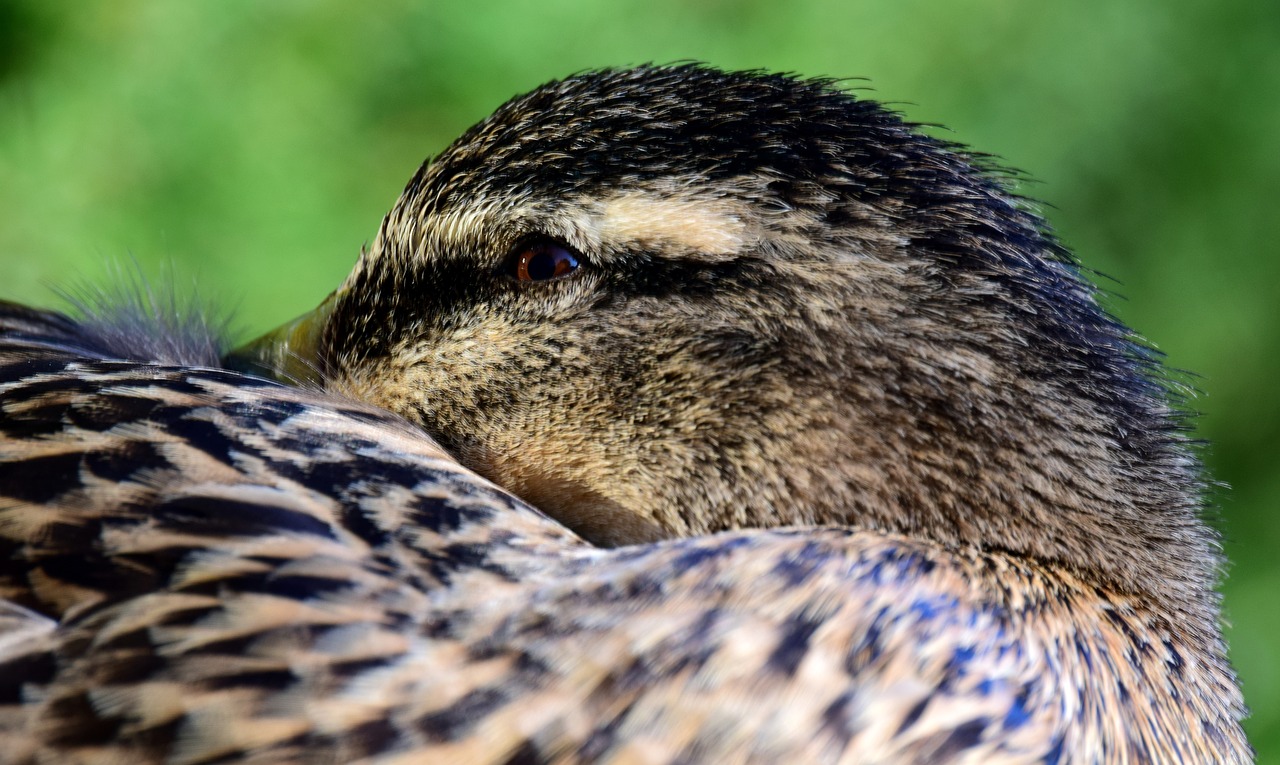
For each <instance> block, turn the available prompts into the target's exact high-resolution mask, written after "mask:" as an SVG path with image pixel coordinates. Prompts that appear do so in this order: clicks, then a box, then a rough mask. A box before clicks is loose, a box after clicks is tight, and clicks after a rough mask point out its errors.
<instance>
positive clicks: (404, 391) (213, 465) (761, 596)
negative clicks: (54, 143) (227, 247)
mask: <svg viewBox="0 0 1280 765" xmlns="http://www.w3.org/2000/svg"><path fill="white" fill-rule="evenodd" d="M116 298H117V299H111V300H101V301H98V302H95V301H94V300H92V299H88V300H86V301H83V302H82V303H81V305H80V306H79V307H80V309H81V310H79V311H78V312H73V313H71V314H67V313H60V312H55V311H48V310H43V309H35V308H27V307H24V306H20V305H17V304H13V303H5V304H3V305H2V306H0V547H3V548H4V553H5V554H4V555H3V556H0V560H3V561H4V562H3V563H2V564H0V752H3V753H4V754H3V755H0V758H3V759H4V760H5V761H7V762H12V763H37V762H40V763H44V762H59V763H120V762H130V763H139V764H140V763H173V764H182V765H189V764H195V763H215V762H217V763H228V762H237V763H240V762H243V763H284V762H360V763H694V762H707V763H711V762H715V763H768V762H787V761H800V762H814V763H862V762H878V763H914V762H919V763H924V762H929V763H971V762H984V763H985V762H990V763H1032V762H1034V763H1112V762H1116V763H1121V762H1210V761H1213V762H1235V763H1239V762H1251V761H1252V759H1253V752H1252V750H1251V749H1250V746H1249V743H1248V740H1247V738H1246V736H1245V734H1244V732H1243V729H1242V727H1241V721H1242V720H1243V719H1244V718H1245V716H1246V708H1245V705H1244V702H1243V700H1242V696H1241V693H1240V689H1239V683H1238V681H1237V678H1236V676H1235V674H1234V672H1233V670H1232V667H1231V665H1230V663H1229V661H1228V659H1227V656H1226V644H1225V641H1224V639H1223V634H1222V628H1221V603H1220V597H1219V595H1218V594H1217V592H1216V589H1215V588H1216V586H1217V584H1218V582H1219V579H1220V578H1221V576H1222V568H1223V558H1222V554H1221V549H1220V541H1219V537H1218V535H1217V534H1216V532H1215V531H1214V530H1213V529H1212V527H1211V525H1210V524H1209V523H1208V522H1206V520H1205V501H1204V493H1205V491H1204V489H1205V485H1206V478H1205V475H1204V471H1203V468H1202V466H1201V463H1200V461H1199V459H1198V456H1197V451H1196V444H1195V442H1194V441H1193V440H1192V439H1191V437H1190V436H1189V433H1188V428H1189V425H1188V415H1187V414H1186V413H1185V405H1184V401H1183V399H1184V397H1185V391H1184V390H1183V389H1182V388H1180V387H1179V386H1178V385H1177V383H1176V382H1175V381H1174V380H1173V379H1172V378H1171V377H1170V375H1169V374H1168V373H1167V372H1166V371H1165V370H1164V368H1163V366H1162V364H1161V361H1160V358H1159V356H1158V355H1157V354H1156V353H1155V352H1154V351H1153V350H1152V349H1151V348H1150V346H1148V345H1147V344H1146V343H1145V342H1144V341H1143V340H1142V339H1141V338H1139V337H1138V336H1137V335H1136V334H1135V333H1134V332H1133V331H1132V330H1130V329H1129V328H1128V327H1127V326H1125V325H1124V324H1123V323H1121V322H1120V321H1119V320H1117V319H1116V318H1114V317H1113V316H1111V315H1110V314H1109V313H1108V312H1107V311H1106V310H1105V308H1104V307H1103V306H1102V305H1101V303H1100V300H1099V293H1098V290H1097V288H1096V287H1095V286H1094V285H1093V284H1092V283H1091V282H1090V281H1089V279H1088V278H1087V276H1086V273H1085V271H1084V269H1083V267H1082V266H1080V265H1079V264H1078V262H1077V261H1076V260H1075V259H1074V257H1073V256H1072V255H1071V254H1070V253H1069V252H1068V251H1067V250H1066V248H1065V247H1064V246H1063V245H1062V244H1060V243H1059V242H1058V240H1057V239H1056V238H1055V237H1054V236H1053V234H1052V233H1051V231H1050V229H1049V227H1048V224H1047V223H1046V222H1045V221H1044V220H1043V219H1042V218H1041V217H1040V215H1039V214H1038V213H1037V212H1036V210H1035V209H1034V207H1033V205H1032V204H1031V203H1029V202H1027V201H1026V200H1024V199H1022V198H1021V197H1020V196H1018V195H1017V193H1016V192H1015V190H1014V188H1013V183H1012V181H1011V176H1010V175H1009V174H1008V173H1007V172H1004V171H1002V170H1001V169H1000V168H999V167H996V166H995V165H994V164H993V161H992V160H990V159H989V158H986V157H985V156H983V155H979V154H976V153H974V152H972V151H970V150H968V149H966V148H964V147H963V146H960V145H958V144H954V143H949V142H946V141H943V140H940V139H938V138H935V137H932V136H930V135H928V134H926V132H924V130H923V129H922V128H921V127H919V126H917V125H914V124H911V123H909V122H907V121H906V120H905V119H904V118H903V117H901V116H900V115H898V114H896V113H894V112H893V111H891V110H889V109H888V108H886V107H884V106H883V105H881V104H879V103H877V102H875V101H873V100H870V99H867V98H862V97H856V96H855V95H853V94H851V93H849V92H848V91H846V90H844V89H842V88H841V87H840V83H839V82H837V81H834V80H827V79H811V78H803V77H800V76H796V75H789V74H774V73H768V72H763V71H748V72H730V71H722V70H719V69H716V68H713V67H711V66H707V65H704V64H699V63H682V64H675V65H645V66H640V67H634V68H622V69H604V70H596V71H589V72H584V73H579V74H576V75H573V76H570V77H567V78H565V79H562V80H558V81H554V82H551V83H548V84H546V85H543V86H541V87H539V88H537V89H535V90H533V91H532V92H530V93H527V94H525V95H521V96H518V97H516V98H514V99H512V100H510V101H509V102H507V103H506V104H504V105H502V106H501V107H499V108H498V109H497V110H496V111H495V112H494V113H493V114H492V115H491V116H489V117H488V118H486V119H484V120H483V121H481V122H480V123H479V124H477V125H476V126H474V127H472V128H471V129H469V130H467V131H466V132H465V133H463V134H462V136H461V137H460V138H458V139H457V140H456V141H455V142H454V143H453V144H452V145H450V146H449V147H448V148H446V149H445V150H444V151H443V152H441V153H440V154H439V155H438V156H436V157H435V158H433V159H431V160H429V161H427V162H426V163H424V164H423V165H422V166H421V167H420V168H419V169H418V171H417V172H416V174H415V175H414V176H413V177H412V179H411V180H410V181H409V183H408V185H407V187H406V188H405V190H404V192H403V193H402V195H401V196H400V198H399V199H398V201H397V202H396V203H395V205H394V207H393V208H392V209H391V211H390V212H389V213H388V214H387V216H386V217H385V218H384V220H383V221H382V224H381V226H380V228H379V229H378V232H377V235H376V237H375V238H374V240H373V241H372V243H371V244H370V245H369V246H368V247H366V248H365V249H364V250H363V251H362V252H361V254H360V256H359V259H358V262H357V264H356V265H355V268H354V270H353V271H352V273H351V274H350V276H349V277H348V278H347V279H346V280H345V282H344V283H343V284H342V285H341V286H340V287H339V288H338V289H337V290H335V291H334V292H333V293H332V294H331V295H330V296H329V297H328V298H327V299H325V300H324V301H323V302H322V303H321V304H320V306H319V307H318V308H317V309H316V310H314V311H313V312H311V313H309V314H307V315H305V316H303V317H301V318H299V319H298V320H296V321H293V322H290V323H289V324H287V325H285V326H284V327H282V328H280V329H279V330H277V331H274V332H272V333H268V334H267V335H265V336H263V337H261V338H259V339H258V340H256V341H253V342H251V343H249V344H246V345H243V346H241V347H239V348H235V349H231V350H228V349H229V348H230V345H229V344H228V343H227V342H226V341H225V337H224V335H225V332H224V331H223V329H222V326H221V325H220V324H219V323H218V322H217V321H216V320H211V319H208V318H207V316H206V315H205V314H202V313H200V312H199V311H194V312H193V311H185V310H180V309H179V308H175V307H173V304H172V303H169V302H166V301H165V300H157V299H156V298H155V296H154V295H153V294H150V293H148V292H147V290H146V289H145V288H143V289H141V290H138V291H136V294H135V296H134V297H133V298H128V297H127V296H126V297H125V298H119V296H116Z"/></svg>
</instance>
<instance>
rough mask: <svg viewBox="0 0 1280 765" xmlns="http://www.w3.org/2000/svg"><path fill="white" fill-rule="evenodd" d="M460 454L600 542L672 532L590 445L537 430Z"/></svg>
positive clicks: (491, 477) (653, 537) (474, 466)
mask: <svg viewBox="0 0 1280 765" xmlns="http://www.w3.org/2000/svg"><path fill="white" fill-rule="evenodd" d="M511 435H512V434H507V436H506V437H505V438H502V439H501V441H502V443H499V444H489V445H487V446H486V447H485V448H483V449H473V450H464V451H463V452H462V453H460V454H459V457H460V458H461V461H462V462H463V463H464V464H466V465H467V467H469V468H471V469H472V470H474V471H476V472H477V473H479V474H480V475H482V476H484V477H485V478H488V479H489V480H491V481H493V482H494V483H497V484H499V485H500V486H502V487H504V488H506V489H508V490H509V491H512V492H513V493H515V494H516V495H517V496H519V497H520V498H521V499H523V500H525V501H526V502H529V503H530V504H532V505H534V506H535V507H537V508H538V509H539V510H541V511H542V512H544V513H546V514H547V515H549V516H551V517H552V518H555V519H556V520H557V521H559V522H560V523H562V524H564V525H565V526H566V527H568V528H569V529H570V530H572V531H573V532H574V533H576V534H578V535H579V536H581V537H582V538H583V539H585V540H586V541H588V542H590V543H592V544H594V545H598V546H600V547H620V546H623V545H630V544H640V543H643V542H653V541H657V540H659V539H666V538H669V537H671V536H673V534H672V533H671V532H669V531H667V530H666V529H664V528H663V527H662V526H660V525H659V524H658V523H657V522H656V521H655V520H654V519H653V518H652V517H650V516H648V515H647V514H646V510H647V505H645V504H643V503H638V502H636V501H635V500H636V499H637V498H636V497H633V496H630V492H629V491H628V486H627V485H626V484H625V482H619V481H618V480H617V479H616V476H615V473H616V472H617V471H616V470H614V469H611V467H610V466H609V465H608V464H606V463H605V462H604V461H603V460H602V459H594V458H593V450H590V449H583V448H581V445H580V444H577V443H567V442H566V441H565V439H560V438H556V437H555V436H554V435H552V436H547V435H545V434H542V435H541V436H540V437H538V436H535V437H533V438H530V439H519V438H513V437H511Z"/></svg>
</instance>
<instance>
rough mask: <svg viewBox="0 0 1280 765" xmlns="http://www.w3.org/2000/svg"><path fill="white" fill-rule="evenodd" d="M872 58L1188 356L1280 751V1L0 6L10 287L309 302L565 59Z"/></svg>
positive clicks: (1251, 684)
mask: <svg viewBox="0 0 1280 765" xmlns="http://www.w3.org/2000/svg"><path fill="white" fill-rule="evenodd" d="M686 58H694V59H701V60H705V61H709V62H712V63H715V64H718V65H720V66H723V67H729V68H755V67H763V68H768V69H775V70H791V71H796V72H801V73H805V74H812V75H833V76H841V77H866V78H867V82H865V83H852V84H853V85H858V86H868V87H870V88H873V93H872V94H871V95H873V96H874V97H876V98H879V99H881V100H885V101H889V102H892V103H894V104H896V105H897V107H898V108H899V109H901V110H902V111H903V112H905V113H906V114H907V115H908V116H909V117H910V118H912V119H914V120H918V121H922V122H928V123H937V124H940V125H946V126H948V127H949V128H950V132H945V131H942V130H941V129H939V132H943V133H944V134H945V135H947V136H948V137H950V138H952V139H955V140H959V141H963V142H965V143H967V144H970V145H971V146H973V147H975V148H977V149H979V150H981V151H986V152H992V153H996V154H999V155H1000V156H1001V157H1003V159H1004V161H1005V162H1006V163H1008V164H1009V165H1012V166H1015V167H1018V168H1021V169H1023V170H1025V171H1027V173H1028V174H1029V175H1030V177H1032V178H1035V179H1037V182H1035V183H1028V184H1027V185H1026V187H1025V188H1024V191H1025V192H1026V193H1028V194H1030V195H1032V196H1035V197H1038V198H1040V199H1042V200H1044V201H1045V202H1046V203H1048V205H1049V206H1048V207H1047V208H1046V211H1047V214H1048V216H1049V217H1050V219H1051V220H1052V221H1053V223H1054V225H1055V226H1056V228H1057V230H1058V231H1059V232H1060V234H1061V235H1062V237H1063V238H1064V239H1065V240H1066V242H1067V243H1068V244H1069V245H1070V246H1071V247H1073V248H1074V249H1075V250H1076V252H1077V253H1078V254H1079V256H1080V258H1081V259H1082V260H1083V262H1084V263H1085V264H1087V265H1089V266H1091V267H1093V268H1096V269H1098V270H1099V271H1102V272H1104V273H1106V274H1108V275H1110V276H1111V277H1113V278H1114V279H1115V280H1116V282H1115V283H1109V284H1107V285H1106V286H1107V287H1108V288H1109V289H1112V290H1114V291H1115V292H1116V293H1118V294H1120V295H1123V296H1125V299H1123V300H1122V299H1120V298H1116V299H1114V300H1113V301H1112V307H1113V309H1114V310H1115V311H1116V312H1117V313H1118V314H1119V315H1120V316H1121V317H1122V318H1123V319H1124V320H1126V321H1127V322H1129V323H1130V324H1132V325H1133V326H1135V327H1137V328H1138V329H1139V330H1140V331H1142V332H1143V333H1145V334H1146V335H1147V336H1148V337H1150V338H1151V339H1152V340H1153V342H1154V343H1155V344H1156V345H1157V346H1158V347H1159V348H1160V349H1162V350H1163V351H1165V352H1166V353H1167V354H1168V358H1169V361H1170V363H1171V364H1172V365H1174V366H1176V367H1179V368H1183V369H1189V370H1194V371H1195V372H1197V373H1198V374H1199V375H1201V377H1200V378H1199V379H1198V380H1197V381H1196V383H1197V385H1198V387H1199V388H1201V389H1202V390H1203V391H1204V395H1203V396H1202V397H1200V398H1199V399H1198V400H1197V401H1196V405H1197V407H1198V408H1199V409H1200V410H1201V411H1203V413H1204V414H1203V416H1202V417H1201V418H1200V420H1199V427H1200V432H1201V434H1202V435H1203V436H1204V438H1206V439H1208V440H1209V441H1210V442H1211V443H1212V445H1211V446H1210V447H1209V449H1208V451H1207V459H1208V462H1209V464H1210V466H1211V469H1212V472H1213V475H1214V476H1215V477H1216V478H1217V479H1219V480H1221V481H1223V482H1225V483H1227V484H1229V485H1230V487H1231V488H1230V489H1229V490H1224V491H1222V492H1220V493H1219V496H1218V498H1217V502H1218V505H1219V507H1220V512H1221V515H1222V520H1221V527H1222V528H1223V530H1224V532H1225V534H1226V538H1227V551H1228V554H1229V555H1230V557H1231V560H1232V561H1233V565H1232V568H1231V570H1230V576H1229V579H1228V581H1227V583H1226V586H1225V591H1226V613H1227V617H1228V619H1229V620H1230V622H1231V628H1230V632H1229V638H1230V641H1231V645H1232V653H1233V656H1234V659H1235V662H1236V666H1237V667H1238V669H1239V671H1240V674H1241V676H1242V677H1243V679H1244V685H1245V693H1246V697H1247V698H1248V700H1249V703H1250V704H1251V705H1252V707H1253V710H1254V716H1253V718H1252V720H1251V721H1250V723H1249V728H1250V732H1251V735H1252V738H1253V741H1254V743H1255V745H1256V746H1257V747H1258V749H1259V753H1260V757H1261V760H1262V761H1263V762H1266V761H1271V760H1276V761H1280V650H1277V646H1278V644H1280V553H1277V549H1280V513H1277V509H1278V508H1280V470H1277V467H1278V465H1277V454H1278V453H1280V449H1278V448H1277V444H1278V442H1280V417H1278V416H1277V410H1278V409H1280V397H1278V396H1276V395H1275V394H1274V393H1273V389H1274V388H1275V385H1276V381H1277V380H1280V258H1278V257H1277V255H1278V254H1280V251H1278V247H1277V243H1280V214H1277V212H1276V211H1275V209H1274V208H1275V206H1276V204H1277V200H1280V141H1278V140H1277V136H1280V3H1277V2H1275V1H1274V0H1261V1H1257V0H1253V1H1248V2H1246V1H1241V0H1203V1H1202V2H1177V1H1174V2H1171V1H1170V0H1124V1H1123V2H1117V1H1115V0H1110V1H1108V0H1088V1H1085V2H1076V3H1071V4H1066V3H1057V4H1050V3H1029V2H1023V3H1018V2H1012V1H1011V0H946V1H945V2H943V1H941V0H938V1H935V2H922V1H920V0H898V1H897V2H876V3H873V2H861V3H854V2H847V1H846V2H840V1H837V0H825V1H824V0H805V1H803V2H801V1H797V0H790V1H789V2H780V1H779V0H762V1H760V2H737V1H736V0H700V2H697V3H692V2H688V0H642V1H640V2H636V1H635V0H625V1H622V0H615V2H611V3H586V2H581V3H579V2H565V1H564V0H539V1H538V2H507V3H499V2H491V3H481V2H473V3H458V4H450V5H446V4H444V3H409V2H383V3H378V4H364V3H346V2H330V3H311V2H288V1H285V0H276V1H274V2H269V3H268V2H249V1H247V0H217V1H214V0H188V1H186V2H177V1H175V2H140V1H129V0H117V1H115V2H70V1H68V2H51V1H50V0H30V2H13V1H12V0H0V210H2V211H3V212H2V213H0V253H3V255H0V297H5V298H10V299H18V300H22V301H28V302H34V303H40V304H45V305H55V304H56V302H57V301H56V299H55V298H54V297H53V296H52V295H51V293H50V291H49V289H48V286H49V285H54V284H66V283H67V282H68V281H69V280H74V279H84V278H98V277H101V276H102V275H103V274H104V273H105V272H106V270H107V269H106V267H105V264H106V263H107V262H108V261H110V260H112V259H115V260H119V259H121V258H126V259H127V258H129V257H133V258H136V260H137V261H138V262H139V263H140V264H141V266H142V268H143V270H144V271H146V272H148V273H151V274H156V273H159V272H160V271H161V270H162V268H161V264H163V263H166V262H170V261H172V262H173V263H174V264H175V270H176V272H177V273H178V274H179V277H180V279H182V280H188V281H189V280H195V281H198V282H199V284H200V285H201V291H202V292H203V293H204V294H206V295H210V294H211V295H213V296H216V297H218V298H219V299H220V300H221V301H222V302H224V303H227V304H234V305H238V306H239V310H238V313H237V315H236V317H237V318H236V321H237V326H239V327H240V328H241V329H242V331H243V332H245V333H249V332H259V331H262V330H265V329H267V328H268V327H271V326H274V325H275V324H276V323H278V322H281V321H283V320H285V319H289V318H291V317H293V316H294V315H296V314H298V313H301V312H302V311H304V310H306V309H308V308H310V307H312V306H313V305H315V304H316V303H317V302H318V301H319V300H320V299H321V298H322V297H323V296H324V295H325V294H327V293H328V291H329V290H331V289H332V288H333V287H334V286H336V285H337V284H338V282H339V280H341V278H342V277H343V276H344V275H345V274H346V272H347V270H348V269H349V268H350V266H351V264H352V263H353V262H354V259H355V256H356V253H357V250H358V248H359V247H360V246H361V244H362V243H364V242H367V241H368V240H369V239H370V238H371V237H372V235H373V233H374V231H375V230H376V227H377V225H378V222H379V220H380V217H381V215H382V214H383V213H384V212H385V211H386V209H387V208H388V207H389V206H390V204H391V203H392V201H394V199H395V198H396V196H397V195H398V193H399V191H400V188H401V186H402V185H403V184H404V182H405V181H406V180H407V179H408V178H409V176H410V174H411V173H412V172H413V171H414V169H415V168H416V167H417V166H418V164H419V163H420V162H421V161H422V160H423V158H424V157H426V156H427V155H429V154H434V153H436V152H438V151H440V150H441V149H442V148H443V147H444V146H445V145H446V144H447V143H448V141H449V140H450V139H451V138H452V137H454V136H456V135H457V134H458V133H459V132H461V131H462V130H463V129H464V128H465V127H467V126H468V125H470V124H471V123H473V122H475V121H476V120H478V119H480V118H481V117H483V116H485V115H486V114H487V113H489V112H490V111H491V110H492V109H493V108H494V107H496V106H497V105H498V104H499V103H501V102H502V101H504V100H505V99H507V98H508V97H510V96H512V95H514V94H516V93H519V92H523V91H525V90H528V89H530V88H532V87H534V86H536V85H538V84H540V83H542V82H543V81H545V80H547V79H550V78H553V77H559V76H563V75H566V74H568V73H571V72H573V71H576V70H580V69H584V68H590V67H597V66H604V65H622V64H635V63H642V62H646V61H658V62H663V61H673V60H677V59H686Z"/></svg>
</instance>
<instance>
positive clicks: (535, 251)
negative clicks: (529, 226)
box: [512, 242, 579, 282]
mask: <svg viewBox="0 0 1280 765" xmlns="http://www.w3.org/2000/svg"><path fill="white" fill-rule="evenodd" d="M512 265H513V271H514V273H513V274H512V275H513V276H515V278H517V279H519V280H520V281H522V282H545V281H550V280H552V279H561V278H563V277H566V276H569V275H570V274H572V273H573V272H574V271H577V270H578V265H579V261H578V255H577V254H576V253H574V252H573V251H572V250H570V249H569V248H568V247H565V246H564V245H562V244H557V243H556V242H535V243H533V244H530V245H525V246H523V247H521V248H520V249H519V250H518V251H517V252H516V257H515V258H514V260H513V261H512Z"/></svg>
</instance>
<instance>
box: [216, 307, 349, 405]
mask: <svg viewBox="0 0 1280 765" xmlns="http://www.w3.org/2000/svg"><path fill="white" fill-rule="evenodd" d="M341 294H342V291H341V290H338V291H336V292H334V293H333V294H331V295H329V297H327V298H325V300H324V302H323V303H321V304H320V305H319V307H317V308H316V309H315V310H314V311H311V312H310V313H306V314H303V315H302V316H299V317H298V318H296V319H294V320H293V321H291V322H288V323H287V324H283V325H281V326H280V327H277V328H276V329H274V330H272V331H270V332H268V333H267V334H265V335H263V336H262V337H259V338H258V339H256V340H253V341H251V342H248V343H245V344H244V345H242V346H240V347H239V348H236V349H235V350H233V351H231V352H230V353H228V354H226V355H225V356H223V358H222V363H223V364H224V365H225V366H226V367H227V368H228V369H233V370H235V371H237V372H245V373H248V374H251V375H257V376H258V377H265V378H267V379H269V380H276V381H279V382H283V383H286V384H289V385H298V386H322V385H323V383H324V379H323V374H322V371H323V369H322V364H321V360H320V341H321V338H322V336H323V334H324V328H325V326H326V325H327V324H328V323H329V316H330V314H332V313H333V308H334V305H336V304H337V302H338V298H339V297H340V296H341Z"/></svg>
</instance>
